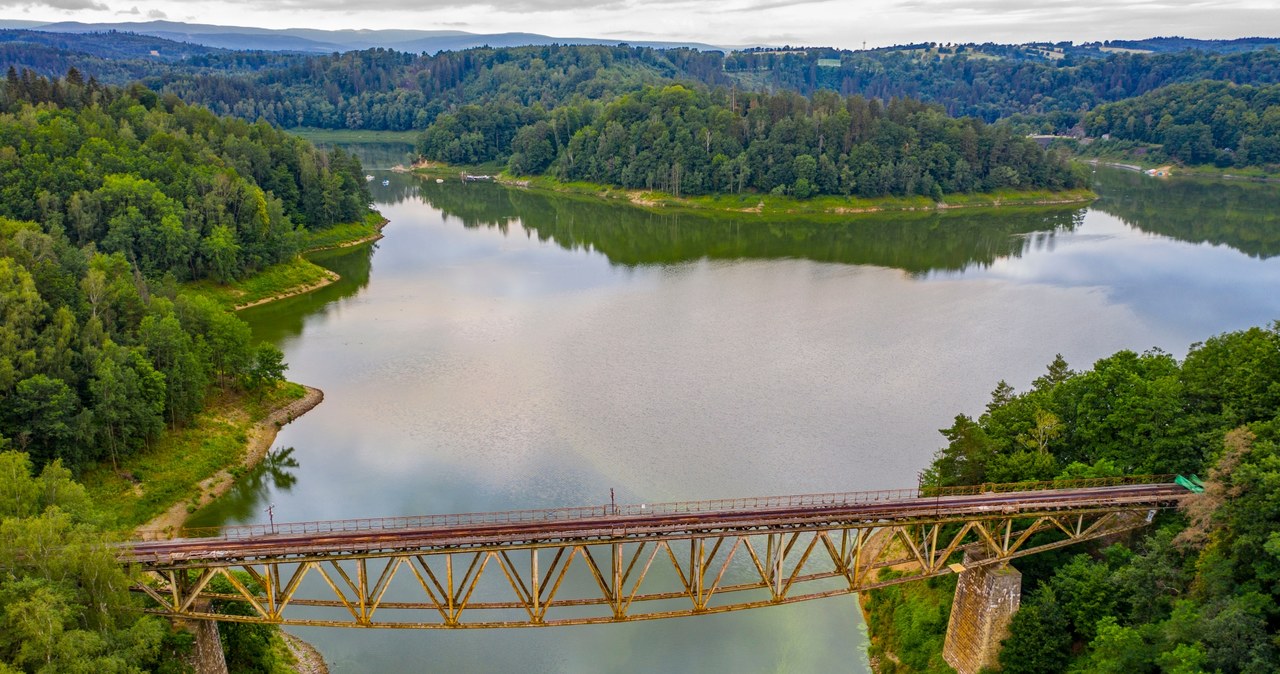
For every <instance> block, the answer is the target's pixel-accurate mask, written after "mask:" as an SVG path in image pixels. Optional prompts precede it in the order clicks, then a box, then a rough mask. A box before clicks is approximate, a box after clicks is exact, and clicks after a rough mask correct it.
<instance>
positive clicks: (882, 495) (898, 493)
mask: <svg viewBox="0 0 1280 674" xmlns="http://www.w3.org/2000/svg"><path fill="white" fill-rule="evenodd" d="M1175 477H1176V476H1174V475H1131V476H1122V477H1099V478H1083V479H1074V480H1048V481H1040V482H1013V483H984V484H980V485H971V486H961V487H928V486H921V487H917V488H914V489H883V490H877V491H855V492H828V493H821V494H794V495H789V496H758V497H750V498H734V499H711V500H705V501H671V502H666V503H631V504H618V505H613V504H607V503H606V504H603V505H595V506H576V507H569V508H543V509H529V510H506V511H498V512H484V513H457V514H447V515H413V516H403V517H368V518H359V519H344V520H316V521H310V522H282V523H278V524H243V525H231V526H224V527H202V528H192V529H182V530H180V531H178V532H177V536H178V537H182V538H222V539H225V540H244V539H249V538H256V537H259V536H271V535H309V534H329V533H344V532H357V531H389V530H396V529H424V528H436V527H449V528H456V527H467V526H483V525H494V524H521V523H530V522H563V521H571V520H582V519H593V518H599V517H608V516H611V515H615V516H646V515H647V516H661V515H680V514H704V513H721V512H735V511H752V510H764V509H775V508H822V507H841V506H858V505H865V504H870V503H890V502H897V501H907V500H912V499H921V498H929V499H933V498H946V497H949V496H974V495H978V494H986V493H1016V492H1030V491H1045V490H1051V489H1087V488H1091V487H1117V486H1125V485H1141V484H1169V483H1172V482H1173V481H1174V479H1175ZM173 536H174V533H173V532H167V531H142V532H139V539H138V540H142V541H151V540H160V539H167V538H172V537H173Z"/></svg>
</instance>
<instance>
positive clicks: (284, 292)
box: [186, 256, 333, 309]
mask: <svg viewBox="0 0 1280 674" xmlns="http://www.w3.org/2000/svg"><path fill="white" fill-rule="evenodd" d="M332 280H333V272H331V271H329V270H327V269H325V268H324V267H321V266H320V265H318V264H316V263H314V262H312V261H310V260H308V259H306V258H304V257H302V256H298V257H295V258H293V259H292V260H289V261H288V262H281V263H280V264H277V265H272V266H270V267H267V268H266V269H264V270H262V271H261V272H259V273H257V274H254V275H253V276H250V277H249V278H246V279H243V280H240V281H232V282H230V283H214V282H212V281H200V282H197V283H191V284H188V285H187V286H186V290H187V291H188V292H193V293H196V294H198V295H204V296H205V297H208V298H210V299H213V300H214V301H216V302H218V303H219V304H221V305H222V306H224V307H226V308H228V309H240V308H244V307H247V306H251V305H254V304H258V303H261V302H263V301H264V300H270V299H274V298H280V297H287V296H290V295H296V294H300V293H301V292H305V291H306V290H311V289H315V288H321V287H324V286H325V285H327V284H329V283H331V282H332Z"/></svg>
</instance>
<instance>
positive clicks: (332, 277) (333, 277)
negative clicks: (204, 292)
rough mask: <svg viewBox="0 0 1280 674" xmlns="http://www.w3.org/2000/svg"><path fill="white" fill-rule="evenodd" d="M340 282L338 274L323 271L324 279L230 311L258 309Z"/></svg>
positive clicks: (327, 270)
mask: <svg viewBox="0 0 1280 674" xmlns="http://www.w3.org/2000/svg"><path fill="white" fill-rule="evenodd" d="M341 280H342V277H341V276H339V275H338V272H336V271H333V270H331V269H325V270H324V278H323V279H321V280H319V281H316V282H315V283H304V284H302V285H300V286H294V287H292V288H290V289H288V290H286V291H284V292H282V293H278V294H275V295H272V296H271V297H264V298H262V299H260V300H254V301H252V302H246V303H244V304H237V305H235V306H234V307H232V308H231V310H232V311H241V310H243V309H250V308H252V307H260V306H262V305H264V304H270V303H271V302H275V301H277V300H284V299H288V298H290V297H297V296H298V295H305V294H307V293H309V292H313V291H316V290H319V289H321V288H324V287H325V286H330V285H333V284H334V283H337V282H338V281H341Z"/></svg>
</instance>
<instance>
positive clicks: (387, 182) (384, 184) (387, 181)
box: [382, 180, 391, 187]
mask: <svg viewBox="0 0 1280 674" xmlns="http://www.w3.org/2000/svg"><path fill="white" fill-rule="evenodd" d="M390 184H391V181H390V180H384V181H382V186H383V187H386V186H387V185H390Z"/></svg>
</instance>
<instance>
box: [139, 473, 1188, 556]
mask: <svg viewBox="0 0 1280 674" xmlns="http://www.w3.org/2000/svg"><path fill="white" fill-rule="evenodd" d="M1187 493H1188V492H1187V490H1186V489H1184V488H1182V487H1180V486H1178V485H1176V484H1173V483H1171V482H1169V483H1146V484H1129V485H1114V486H1111V485H1109V486H1096V487H1080V488H1075V489H1053V490H1038V491H1012V492H994V491H993V492H980V493H976V494H962V495H941V494H940V495H938V496H936V497H932V496H921V495H919V493H917V494H916V495H914V496H911V497H902V498H894V497H893V493H892V492H890V493H889V494H890V496H887V497H885V498H883V499H881V498H879V495H880V494H885V492H853V493H850V494H839V495H835V494H832V495H801V496H790V497H770V498H769V499H764V500H765V501H766V504H765V505H763V506H758V507H740V508H726V509H714V505H705V504H708V503H709V502H679V503H666V504H655V505H652V506H649V505H647V504H639V505H637V504H632V505H626V506H620V507H619V506H599V507H595V508H589V509H581V508H575V509H546V510H537V511H512V512H510V513H478V514H467V515H462V516H444V517H445V518H446V519H445V520H444V521H443V523H441V524H430V523H428V524H426V525H425V526H424V525H415V524H416V523H415V522H414V519H415V518H389V519H385V520H383V519H364V520H359V519H357V520H336V521H327V522H307V523H285V524H280V525H269V526H267V527H264V526H262V525H254V526H251V527H228V528H225V529H219V530H204V531H201V530H196V531H194V532H192V533H195V534H197V535H198V536H196V537H190V538H180V539H174V540H156V541H139V542H134V543H131V544H130V545H129V547H128V548H127V552H126V553H125V555H124V557H125V559H127V560H129V561H133V562H136V563H140V564H143V565H145V566H149V567H165V568H168V567H175V568H176V567H181V566H185V565H190V564H197V565H202V566H203V565H209V564H218V563H223V564H237V563H240V562H244V561H247V560H257V559H263V558H271V559H291V560H294V561H301V560H306V559H315V558H329V557H332V556H334V555H377V554H390V553H398V552H404V551H413V550H424V549H458V550H462V549H474V548H477V547H479V548H490V549H498V548H502V547H513V546H514V547H533V546H543V547H549V546H558V545H563V544H566V543H588V542H599V541H631V540H642V539H651V538H665V539H679V538H689V537H695V536H705V535H708V534H718V533H733V532H752V531H761V530H769V531H780V530H788V531H795V530H801V529H806V528H813V527H821V528H831V527H836V526H857V525H864V524H866V523H869V522H896V521H904V520H905V521H916V520H921V519H922V518H935V519H956V518H973V517H991V516H1011V515H1018V514H1022V513H1026V512H1037V513H1040V512H1054V511H1061V510H1081V509H1088V508H1093V509H1101V510H1113V509H1115V508H1121V507H1124V508H1132V507H1135V506H1136V507H1153V508H1162V507H1168V506H1170V505H1173V504H1175V503H1177V502H1178V501H1179V500H1180V499H1181V498H1182V497H1184V496H1185V495H1187ZM837 496H838V497H841V498H836V497H837ZM785 499H795V500H797V501H808V502H806V503H805V504H804V505H786V506H777V505H773V503H775V502H780V501H782V500H785ZM824 499H825V500H826V501H827V502H823V500H824ZM710 503H714V502H710ZM728 503H733V502H732V501H730V502H728ZM646 511H648V512H646ZM449 517H459V518H463V519H474V520H475V523H469V524H463V523H459V522H458V521H453V522H449V521H448V520H447V518H449ZM503 519H506V520H508V521H495V520H503ZM511 520H517V521H511ZM426 521H427V522H430V520H429V519H427V520H426ZM199 534H214V535H212V536H209V535H204V536H200V535H199Z"/></svg>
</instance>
